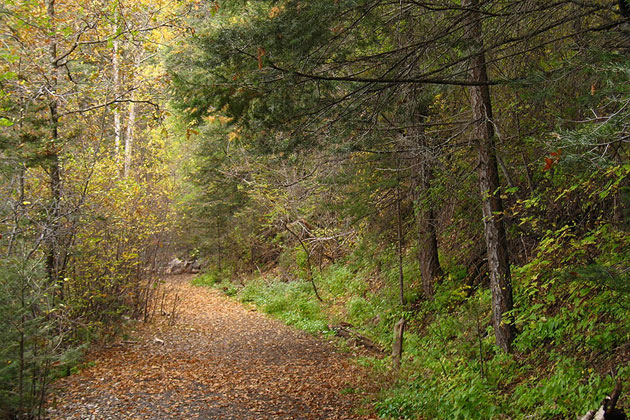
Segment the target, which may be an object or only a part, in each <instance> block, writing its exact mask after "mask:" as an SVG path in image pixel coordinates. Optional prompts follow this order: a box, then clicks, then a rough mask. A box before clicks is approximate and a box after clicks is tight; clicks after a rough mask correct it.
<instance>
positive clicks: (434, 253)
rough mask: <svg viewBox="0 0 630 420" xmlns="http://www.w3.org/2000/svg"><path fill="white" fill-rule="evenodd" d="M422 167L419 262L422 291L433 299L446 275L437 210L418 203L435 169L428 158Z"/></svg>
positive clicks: (430, 204) (419, 211) (419, 210)
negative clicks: (441, 256)
mask: <svg viewBox="0 0 630 420" xmlns="http://www.w3.org/2000/svg"><path fill="white" fill-rule="evenodd" d="M421 167H422V170H421V174H420V179H419V180H418V185H419V186H418V192H417V193H418V199H417V202H416V203H417V204H416V205H417V207H418V261H419V263H420V275H421V278H422V291H423V292H424V295H425V297H426V298H427V299H433V294H434V292H435V283H436V281H437V279H439V278H440V277H442V275H443V274H444V273H443V272H442V266H441V265H440V257H439V254H438V242H437V232H436V229H435V209H434V208H433V204H432V203H429V204H428V205H426V206H425V205H422V204H420V203H418V202H419V201H420V200H421V199H422V197H423V196H425V195H426V194H428V192H429V187H430V180H431V178H433V169H432V168H431V164H430V163H429V162H427V158H426V156H425V157H423V158H422V163H421Z"/></svg>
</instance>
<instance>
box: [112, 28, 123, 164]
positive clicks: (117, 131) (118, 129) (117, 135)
mask: <svg viewBox="0 0 630 420" xmlns="http://www.w3.org/2000/svg"><path fill="white" fill-rule="evenodd" d="M118 44H119V41H118V39H115V40H114V51H113V53H112V65H113V69H112V70H113V72H114V98H115V99H116V100H117V99H118V96H119V95H120V64H119V59H118V49H119V45H118ZM121 137H122V124H121V121H120V109H119V108H118V106H115V107H114V152H115V156H116V162H117V163H118V162H119V160H118V158H119V155H120V141H121ZM116 166H118V165H116Z"/></svg>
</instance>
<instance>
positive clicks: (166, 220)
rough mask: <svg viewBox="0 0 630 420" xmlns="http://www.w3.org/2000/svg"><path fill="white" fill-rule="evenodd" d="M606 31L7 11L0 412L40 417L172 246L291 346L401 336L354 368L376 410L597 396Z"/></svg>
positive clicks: (604, 227)
mask: <svg viewBox="0 0 630 420" xmlns="http://www.w3.org/2000/svg"><path fill="white" fill-rule="evenodd" d="M629 20H630V6H629V5H628V3H627V1H626V0H615V1H608V0H590V1H572V0H558V1H543V0H526V1H511V0H505V1H487V0H461V1H454V0H436V1H431V2H425V1H411V0H400V1H383V0H335V1H328V0H310V1H298V0H285V1H263V0H250V1H219V2H208V1H204V2H193V1H190V2H169V1H157V2H156V1H150V2H149V1H144V0H133V1H128V2H123V1H120V0H116V1H109V0H99V1H90V2H82V1H78V0H64V1H61V0H47V1H46V2H37V1H27V0H22V1H5V2H4V3H3V4H2V5H0V22H2V28H1V32H0V33H1V35H0V37H1V40H2V43H1V44H0V66H1V69H2V71H1V72H0V176H1V177H2V184H1V187H0V188H1V189H2V200H1V202H0V221H1V223H2V231H1V232H0V252H1V253H2V259H1V263H0V264H1V266H0V273H1V276H2V277H1V283H0V287H1V288H2V290H0V340H1V341H2V342H3V343H4V344H3V347H2V348H1V349H0V414H5V415H6V416H9V417H10V416H17V417H28V416H38V415H42V413H43V411H42V410H43V407H42V405H43V403H44V401H45V394H46V391H47V388H48V384H49V382H50V381H51V380H53V379H54V378H55V377H58V376H60V375H66V374H69V373H70V372H71V371H72V367H73V366H75V365H76V363H77V361H78V360H79V359H80V356H81V353H82V352H83V350H84V349H85V348H86V346H88V345H89V344H90V343H93V342H97V341H99V340H101V339H103V337H106V336H109V335H112V334H117V333H119V332H120V331H117V330H116V329H117V328H119V327H118V326H120V325H123V324H124V323H123V322H120V321H123V320H130V319H145V320H146V319H147V317H148V312H149V310H148V308H149V307H150V305H151V302H152V300H153V297H154V295H155V291H156V290H157V289H156V287H157V285H158V284H159V283H160V276H161V274H163V273H164V270H165V267H166V265H167V263H168V261H170V260H171V259H172V258H173V257H174V256H178V257H180V258H182V259H187V260H199V261H201V262H202V266H203V269H204V274H203V275H201V276H199V277H198V279H197V280H196V282H197V283H198V284H206V285H210V284H211V285H215V286H217V287H220V288H221V289H222V290H224V291H225V292H226V293H228V294H232V295H236V296H237V297H238V298H239V299H241V300H243V301H249V302H254V303H256V304H257V305H259V306H260V307H262V308H263V309H264V310H265V311H267V312H269V313H272V314H275V315H277V316H279V317H280V318H282V319H283V320H285V321H286V322H288V323H290V324H293V325H296V326H298V327H300V328H303V329H306V330H308V331H311V332H313V333H318V334H335V331H337V332H338V330H339V327H335V326H338V325H341V326H343V328H345V329H346V330H348V329H350V330H351V331H352V334H355V337H360V338H361V339H363V340H365V339H369V342H370V343H375V347H380V348H382V349H389V348H391V346H392V342H393V341H397V340H400V339H403V343H404V344H403V346H402V347H400V348H401V349H402V350H403V351H402V353H396V352H394V355H393V356H392V357H391V358H390V357H382V356H380V357H366V358H364V359H362V360H361V362H362V363H364V364H365V365H366V366H369V367H370V368H371V369H372V370H373V374H374V377H375V380H377V381H380V382H382V384H381V385H382V386H381V388H382V391H381V393H380V394H379V395H378V396H376V402H375V403H374V407H375V409H376V411H377V412H378V413H379V414H380V415H381V416H383V417H391V418H417V417H423V418H431V417H435V418H453V419H460V418H461V419H472V418H479V419H488V418H525V416H534V417H537V418H567V417H574V416H575V415H576V414H578V413H579V414H582V413H584V412H586V411H587V410H588V409H590V408H593V407H595V406H597V404H598V403H599V402H600V401H601V398H602V396H603V395H605V394H607V393H609V392H610V390H611V389H612V387H613V384H614V382H615V381H616V380H618V379H621V380H624V381H627V379H628V378H629V377H630V368H629V365H628V362H629V360H630V358H629V356H630V345H629V344H628V343H630V327H629V324H628V319H629V316H628V315H629V311H630V274H629V269H630V267H629V265H628V261H630V239H629V238H630V235H628V230H629V229H630V208H629V207H630V179H629V172H630V164H629V163H628V158H629V152H630V149H629V143H630V56H629V53H630V44H629V41H628V40H629V39H630V36H629V35H630V21H629ZM395 326H398V328H396V331H397V334H396V337H393V332H394V330H395ZM401 326H402V327H403V328H401ZM355 341H356V340H355ZM394 344H396V343H394ZM394 347H398V346H394ZM389 352H390V351H389V350H387V353H388V354H389ZM392 359H393V361H392ZM392 362H393V365H394V369H395V372H396V373H395V374H394V375H392V373H391V368H392Z"/></svg>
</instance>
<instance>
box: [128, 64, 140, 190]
mask: <svg viewBox="0 0 630 420" xmlns="http://www.w3.org/2000/svg"><path fill="white" fill-rule="evenodd" d="M141 62H142V59H141V54H140V52H139V51H138V52H137V55H136V62H135V68H134V71H135V72H136V74H137V72H138V71H139V69H140V63H141ZM135 81H136V80H134V82H135ZM135 96H136V95H135V89H134V90H132V91H131V98H130V99H131V101H130V102H129V119H128V121H127V135H126V136H125V167H124V176H125V178H126V177H128V176H129V172H130V171H131V158H132V157H133V146H134V140H135V139H134V133H135V125H136V103H135V102H134V101H135Z"/></svg>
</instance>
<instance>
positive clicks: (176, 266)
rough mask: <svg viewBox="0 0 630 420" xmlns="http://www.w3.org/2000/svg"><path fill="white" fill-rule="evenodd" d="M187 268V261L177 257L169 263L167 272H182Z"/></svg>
mask: <svg viewBox="0 0 630 420" xmlns="http://www.w3.org/2000/svg"><path fill="white" fill-rule="evenodd" d="M185 269H186V263H185V262H184V261H182V260H180V259H179V258H177V257H175V258H173V259H172V260H171V262H170V263H168V266H167V267H166V274H182V273H183V272H184V270H185Z"/></svg>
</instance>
